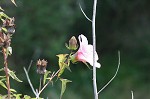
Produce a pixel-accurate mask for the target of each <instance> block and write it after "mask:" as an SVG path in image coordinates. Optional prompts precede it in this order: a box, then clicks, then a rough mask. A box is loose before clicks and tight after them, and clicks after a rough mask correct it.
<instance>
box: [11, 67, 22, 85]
mask: <svg viewBox="0 0 150 99" xmlns="http://www.w3.org/2000/svg"><path fill="white" fill-rule="evenodd" d="M8 74H9V75H10V77H11V78H12V79H14V80H16V81H18V82H22V81H21V80H20V79H19V78H17V76H16V75H15V72H13V71H11V70H9V71H8Z"/></svg>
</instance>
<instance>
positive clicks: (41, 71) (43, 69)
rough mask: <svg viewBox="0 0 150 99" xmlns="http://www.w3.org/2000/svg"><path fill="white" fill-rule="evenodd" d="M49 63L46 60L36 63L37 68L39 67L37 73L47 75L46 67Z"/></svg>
mask: <svg viewBox="0 0 150 99" xmlns="http://www.w3.org/2000/svg"><path fill="white" fill-rule="evenodd" d="M47 63H48V62H47V61H45V60H44V59H43V60H40V59H39V60H38V61H37V63H36V66H37V73H38V74H45V72H46V67H47Z"/></svg>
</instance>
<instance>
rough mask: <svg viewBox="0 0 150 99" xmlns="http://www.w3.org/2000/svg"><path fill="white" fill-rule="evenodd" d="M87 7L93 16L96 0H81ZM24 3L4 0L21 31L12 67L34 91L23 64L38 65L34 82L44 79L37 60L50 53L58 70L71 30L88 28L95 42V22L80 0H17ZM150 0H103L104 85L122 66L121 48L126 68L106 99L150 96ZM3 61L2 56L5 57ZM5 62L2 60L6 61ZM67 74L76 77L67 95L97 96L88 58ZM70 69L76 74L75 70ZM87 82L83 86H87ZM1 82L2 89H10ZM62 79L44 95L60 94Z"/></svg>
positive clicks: (73, 98) (100, 73)
mask: <svg viewBox="0 0 150 99" xmlns="http://www.w3.org/2000/svg"><path fill="white" fill-rule="evenodd" d="M80 2H81V5H82V7H83V9H84V11H85V13H86V14H87V15H88V16H89V17H90V18H91V16H92V4H93V1H92V0H80ZM16 3H17V5H18V7H15V6H14V5H13V4H10V3H9V1H8V0H2V3H1V4H0V5H1V6H2V7H3V8H4V9H5V11H6V13H7V14H8V15H10V16H14V17H15V18H16V34H15V35H14V37H13V40H12V47H13V55H12V56H11V58H10V59H9V60H10V62H9V65H10V66H9V67H10V68H13V69H14V70H15V71H16V74H18V77H19V78H21V80H23V81H24V82H23V83H17V82H15V81H12V83H11V86H12V87H13V88H16V90H17V91H18V93H23V94H28V95H31V96H33V93H32V91H31V88H30V87H29V84H28V82H27V80H26V77H25V73H24V71H23V67H24V66H25V67H28V65H29V63H30V61H31V60H33V65H32V67H31V70H30V73H29V75H30V78H32V79H31V80H32V82H33V84H34V87H37V86H38V84H39V77H38V76H37V74H36V66H35V62H36V60H37V59H38V58H41V59H42V58H45V59H47V60H48V62H49V67H48V69H50V70H51V69H54V70H56V69H57V68H58V66H57V57H56V54H59V53H65V52H66V48H65V43H67V42H68V40H69V39H70V37H71V36H73V35H75V36H76V37H77V36H78V35H79V34H81V33H82V34H84V35H85V36H87V37H88V39H89V42H90V43H92V34H91V23H90V22H89V21H87V20H86V18H85V17H84V16H83V15H82V13H81V11H80V9H79V6H78V3H79V2H78V1H73V0H57V1H53V0H36V1H35V0H16ZM149 3H150V1H148V0H132V1H131V0H98V5H97V19H96V33H97V34H96V35H97V52H98V54H99V57H100V59H99V62H100V63H101V65H102V67H101V68H100V69H97V82H98V87H99V88H102V86H103V85H104V84H105V83H106V82H108V81H109V79H110V78H111V77H112V76H113V75H114V73H115V70H116V68H117V61H118V57H117V51H118V50H120V51H121V68H120V70H119V73H118V75H117V77H116V78H115V80H114V81H113V82H112V83H111V85H109V86H108V87H107V88H106V89H105V90H104V91H103V92H102V93H101V94H100V98H101V99H112V97H114V99H131V94H130V91H131V90H133V91H134V93H135V99H149V98H150V94H149V93H148V92H150V76H149V72H150V61H149V59H150V46H149V43H150V39H149V38H150V33H149V32H150V28H149V27H150V6H149ZM0 60H1V62H2V58H0ZM1 66H3V65H2V63H1ZM71 69H72V72H71V73H70V72H69V71H66V74H65V75H64V77H66V78H68V79H70V80H72V81H73V82H72V83H70V84H68V89H67V90H66V92H65V94H64V97H63V98H64V99H92V97H93V89H92V71H91V70H89V69H88V68H87V67H86V66H84V65H83V64H82V63H79V64H77V65H73V66H72V67H71ZM69 73H70V74H69ZM81 86H82V87H81ZM1 89H2V88H0V92H2V93H4V91H3V89H2V90H1ZM59 95H60V84H59V83H58V84H55V85H54V86H53V87H51V86H49V87H48V88H47V89H46V90H45V93H43V97H45V98H46V97H49V98H51V99H58V98H59Z"/></svg>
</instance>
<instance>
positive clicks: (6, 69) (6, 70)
mask: <svg viewBox="0 0 150 99" xmlns="http://www.w3.org/2000/svg"><path fill="white" fill-rule="evenodd" d="M2 52H3V56H4V66H5V69H4V71H5V74H6V85H7V91H8V99H10V82H9V74H8V64H7V54H6V49H5V48H4V47H3V48H2Z"/></svg>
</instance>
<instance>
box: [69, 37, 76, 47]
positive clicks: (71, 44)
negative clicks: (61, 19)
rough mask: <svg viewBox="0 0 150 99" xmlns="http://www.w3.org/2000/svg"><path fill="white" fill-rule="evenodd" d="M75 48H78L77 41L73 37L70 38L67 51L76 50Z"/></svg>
mask: <svg viewBox="0 0 150 99" xmlns="http://www.w3.org/2000/svg"><path fill="white" fill-rule="evenodd" d="M77 48H78V45H77V40H76V38H75V36H72V37H71V39H70V40H69V49H70V50H76V49H77Z"/></svg>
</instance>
